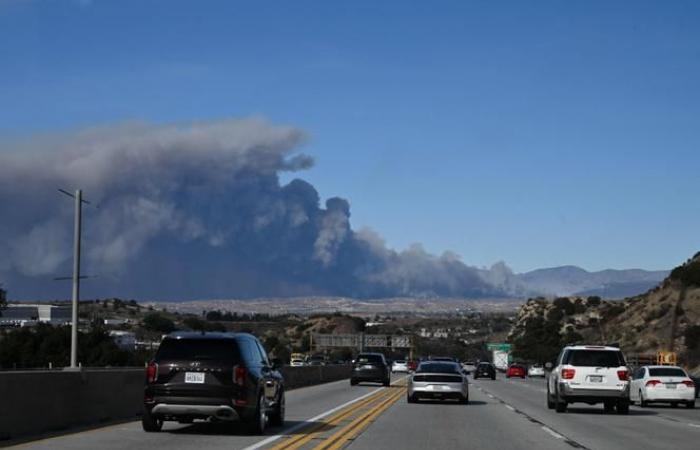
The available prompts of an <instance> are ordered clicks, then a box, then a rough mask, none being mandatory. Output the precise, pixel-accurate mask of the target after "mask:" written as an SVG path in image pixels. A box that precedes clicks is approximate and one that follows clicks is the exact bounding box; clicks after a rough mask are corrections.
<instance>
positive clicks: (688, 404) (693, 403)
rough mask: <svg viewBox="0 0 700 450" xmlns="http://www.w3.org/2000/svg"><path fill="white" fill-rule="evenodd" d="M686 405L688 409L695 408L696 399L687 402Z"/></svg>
mask: <svg viewBox="0 0 700 450" xmlns="http://www.w3.org/2000/svg"><path fill="white" fill-rule="evenodd" d="M685 407H686V408H688V409H693V408H695V400H693V401H692V402H687V403H686V404H685Z"/></svg>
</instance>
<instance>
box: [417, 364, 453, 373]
mask: <svg viewBox="0 0 700 450" xmlns="http://www.w3.org/2000/svg"><path fill="white" fill-rule="evenodd" d="M417 372H430V373H459V368H458V367H457V365H456V364H448V363H423V364H421V365H420V366H419V367H418V370H417Z"/></svg>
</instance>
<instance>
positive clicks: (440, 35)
mask: <svg viewBox="0 0 700 450" xmlns="http://www.w3.org/2000/svg"><path fill="white" fill-rule="evenodd" d="M261 3H262V2H245V3H244V2H235V1H221V2H214V1H197V2H184V1H183V2H180V1H174V0H168V1H143V0H139V1H125V0H119V1H108V0H94V1H59V0H55V1H49V0H46V1H39V0H37V1H21V0H0V135H1V137H2V139H3V140H5V141H7V140H13V139H16V138H18V137H22V136H27V135H31V134H33V133H37V132H46V131H56V130H65V129H79V128H83V127H90V126H93V125H97V124H102V125H104V124H113V123H119V122H124V121H130V120H144V121H148V122H151V123H169V122H178V121H192V120H216V119H221V118H227V117H242V116H250V115H259V116H263V117H266V118H268V119H269V120H271V121H272V122H274V123H280V124H289V125H292V126H295V127H298V128H300V129H303V130H304V131H305V132H306V133H308V135H309V141H308V143H307V144H306V145H305V146H304V148H303V151H304V152H305V153H307V154H310V155H312V156H313V157H315V159H316V161H317V163H316V165H315V166H314V167H313V168H312V169H310V170H309V171H306V172H302V173H301V174H297V175H296V176H302V177H303V178H305V179H306V180H308V181H310V182H311V183H312V184H313V185H314V186H315V187H316V188H317V189H318V190H319V192H320V194H321V195H322V196H323V197H324V198H327V197H331V196H341V197H344V198H347V199H348V200H349V201H350V204H351V211H352V224H353V227H354V228H356V229H359V228H362V227H364V226H368V227H371V228H372V229H374V230H376V231H377V232H378V233H379V234H380V235H382V236H383V237H384V238H385V239H386V240H387V243H388V245H390V246H392V247H395V248H399V249H402V248H405V247H407V246H408V245H409V244H411V243H413V242H421V243H423V244H424V245H425V247H426V248H427V249H428V250H429V251H433V252H436V253H439V252H442V251H443V250H453V251H455V252H456V253H458V254H459V255H461V256H462V258H463V260H464V261H465V262H466V263H468V264H473V265H487V264H491V263H494V262H496V261H498V260H505V261H506V262H507V263H508V264H509V265H510V266H512V267H513V268H514V270H516V271H525V270H529V269H533V268H537V267H544V266H553V265H561V264H577V265H581V266H582V267H584V268H587V269H601V268H607V267H613V268H627V267H641V268H648V269H665V268H670V267H672V266H674V265H676V264H678V263H680V262H682V261H683V260H684V259H685V258H687V257H689V256H691V255H692V254H693V253H695V252H696V251H697V250H700V232H699V231H698V230H700V226H699V225H700V195H699V193H700V26H699V25H698V24H699V23H700V2H697V1H687V2H683V1H672V2H663V1H658V2H643V1H628V2H621V1H611V0H605V1H552V2H544V1H540V2H522V1H514V2H497V1H483V2H468V1H456V2H420V3H422V6H420V5H408V4H409V3H419V2H405V1H404V2H389V1H381V2H377V1H368V2H361V1H352V2H339V1H338V2H334V1H321V0H319V1H315V2H309V1H298V0H295V1H280V2H265V5H264V6H262V5H261ZM0 170H2V168H0ZM17 188H18V189H21V188H22V186H17Z"/></svg>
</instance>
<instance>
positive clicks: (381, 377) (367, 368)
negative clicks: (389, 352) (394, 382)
mask: <svg viewBox="0 0 700 450" xmlns="http://www.w3.org/2000/svg"><path fill="white" fill-rule="evenodd" d="M390 377H391V369H390V368H389V365H388V364H387V362H386V359H385V358H384V355H383V354H381V353H360V354H359V355H358V356H357V359H355V361H354V362H353V366H352V374H351V375H350V385H352V386H354V385H356V384H357V383H360V382H363V381H370V382H375V383H382V384H383V385H384V386H389V384H390V382H391V378H390Z"/></svg>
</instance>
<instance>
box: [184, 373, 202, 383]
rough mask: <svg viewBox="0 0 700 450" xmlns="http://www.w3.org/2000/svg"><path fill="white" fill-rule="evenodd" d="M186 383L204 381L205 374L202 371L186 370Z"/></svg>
mask: <svg viewBox="0 0 700 450" xmlns="http://www.w3.org/2000/svg"><path fill="white" fill-rule="evenodd" d="M185 383H197V384H203V383H204V374H203V373H200V372H185Z"/></svg>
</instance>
